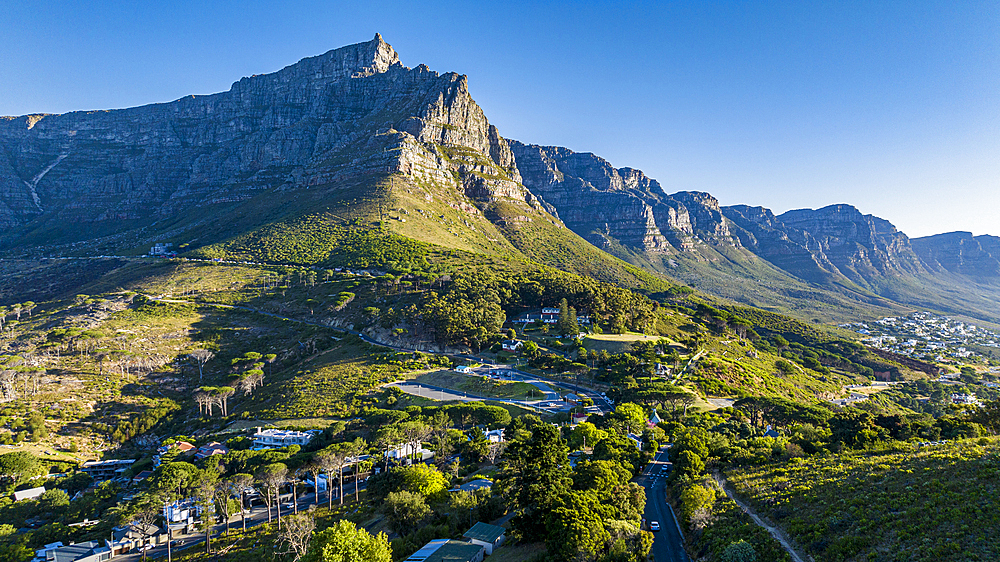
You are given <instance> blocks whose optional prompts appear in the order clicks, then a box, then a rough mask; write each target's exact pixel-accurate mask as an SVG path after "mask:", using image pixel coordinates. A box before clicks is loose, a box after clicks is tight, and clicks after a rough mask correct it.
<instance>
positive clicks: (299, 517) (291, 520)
mask: <svg viewBox="0 0 1000 562" xmlns="http://www.w3.org/2000/svg"><path fill="white" fill-rule="evenodd" d="M315 528H316V520H315V519H313V516H312V515H311V514H309V513H301V514H298V513H297V514H295V515H289V516H288V517H286V518H285V528H284V529H283V530H282V531H281V533H280V534H279V535H278V536H279V539H280V540H281V541H282V542H284V543H285V544H287V545H288V548H289V550H288V551H286V552H285V554H293V555H294V557H293V558H292V560H293V562H298V561H299V559H301V558H302V557H303V556H304V555H305V553H306V551H307V550H308V549H309V539H310V538H311V537H312V532H313V530H314V529H315Z"/></svg>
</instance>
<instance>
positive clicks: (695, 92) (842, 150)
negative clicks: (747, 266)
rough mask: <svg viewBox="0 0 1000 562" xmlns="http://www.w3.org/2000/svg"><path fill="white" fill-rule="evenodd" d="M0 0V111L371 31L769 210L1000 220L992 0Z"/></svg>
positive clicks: (209, 88) (726, 200)
mask: <svg viewBox="0 0 1000 562" xmlns="http://www.w3.org/2000/svg"><path fill="white" fill-rule="evenodd" d="M88 4H98V3H96V2H95V3H82V2H59V1H52V2H45V3H38V2H25V1H23V0H18V1H11V0H0V14H3V15H2V17H0V115H21V114H25V113H32V112H50V113H51V112H65V111H71V110H77V109H104V108H116V107H128V106H134V105H141V104H145V103H151V102H160V101H169V100H173V99H176V98H179V97H181V96H183V95H186V94H207V93H213V92H218V91H223V90H227V89H228V88H229V87H230V85H231V84H232V83H233V82H234V81H236V80H238V79H239V78H240V77H242V76H247V75H250V74H257V73H263V72H270V71H274V70H277V69H279V68H281V67H283V66H286V65H288V64H291V63H294V62H295V61H297V60H298V59H300V58H303V57H306V56H311V55H316V54H319V53H322V52H325V51H328V50H330V49H333V48H336V47H340V46H343V45H348V44H351V43H356V42H360V41H367V40H370V39H371V38H372V36H373V35H374V34H375V32H379V33H381V34H382V35H383V37H384V38H385V40H386V41H387V42H389V43H390V44H392V45H393V47H395V48H396V50H397V51H398V52H399V55H400V58H401V60H402V62H403V64H405V65H407V66H410V67H413V66H416V65H418V64H420V63H425V64H427V65H428V66H430V67H431V68H432V69H434V70H437V71H440V72H447V71H456V72H460V73H463V74H467V75H468V76H469V84H470V88H471V90H472V94H473V96H474V97H475V99H476V100H477V101H478V102H479V104H480V105H482V107H483V108H484V109H485V111H486V114H487V116H488V117H489V118H490V120H491V122H493V123H494V124H495V125H497V126H498V127H499V128H500V131H501V133H502V134H503V135H505V136H508V137H512V138H516V139H519V140H522V141H525V142H531V143H539V144H556V145H562V146H566V147H569V148H571V149H573V150H577V151H582V152H594V153H596V154H598V155H601V156H603V157H605V158H607V159H608V160H610V161H611V162H612V163H613V164H614V165H616V166H618V167H623V166H631V167H634V168H639V169H642V170H644V171H645V172H646V173H647V174H649V175H650V176H652V177H654V178H656V179H657V180H659V181H660V183H661V184H663V186H664V188H665V189H666V191H667V192H668V193H669V192H673V191H680V190H700V191H708V192H710V193H712V194H713V195H715V196H716V197H717V198H718V199H719V200H720V201H721V202H722V204H724V205H730V204H737V203H746V204H751V205H763V206H766V207H769V208H771V209H772V210H774V211H775V212H776V213H780V212H782V211H785V210H788V209H794V208H802V207H813V208H816V207H821V206H824V205H828V204H831V203H841V202H844V203H851V204H853V205H855V206H857V207H858V208H860V209H861V210H862V211H863V212H865V213H873V214H876V215H878V216H881V217H884V218H886V219H888V220H890V221H892V222H893V223H894V224H896V225H897V226H898V227H899V228H900V229H901V230H903V231H904V232H906V233H907V234H909V235H911V236H922V235H928V234H934V233H938V232H946V231H952V230H970V231H973V232H974V233H976V234H994V235H1000V212H997V210H996V207H997V205H998V204H1000V119H998V117H1000V72H998V70H1000V4H997V3H996V2H955V1H953V0H952V1H941V2H921V1H904V2H882V1H880V2H871V1H864V2H846V1H843V2H842V1H837V2H732V3H729V2H675V3H670V2H649V3H641V2H532V3H527V2H523V3H522V2H468V1H455V2H422V3H406V2H331V1H328V0H327V1H316V2H294V1H288V2H281V3H280V5H279V3H273V2H255V1H247V0H244V1H240V2H204V1H199V2H192V1H181V0H171V1H170V2H134V1H132V2H101V3H99V4H100V5H99V6H93V5H88Z"/></svg>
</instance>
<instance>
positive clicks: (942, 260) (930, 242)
mask: <svg viewBox="0 0 1000 562" xmlns="http://www.w3.org/2000/svg"><path fill="white" fill-rule="evenodd" d="M998 241H1000V239H998V238H996V237H995V236H973V235H972V233H971V232H946V233H944V234H936V235H934V236H925V237H922V238H914V239H912V240H911V243H912V244H913V251H915V252H916V253H917V255H918V256H920V258H921V259H923V260H924V262H925V263H926V264H927V265H928V266H929V267H930V268H931V269H935V270H941V269H943V270H945V271H949V272H951V273H959V274H963V275H972V276H976V277H996V276H998V275H1000V255H998V253H996V252H997V250H998V249H1000V244H997V242H998Z"/></svg>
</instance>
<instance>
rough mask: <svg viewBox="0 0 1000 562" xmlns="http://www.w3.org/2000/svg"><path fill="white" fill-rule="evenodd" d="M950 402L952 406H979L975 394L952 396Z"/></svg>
mask: <svg viewBox="0 0 1000 562" xmlns="http://www.w3.org/2000/svg"><path fill="white" fill-rule="evenodd" d="M951 401H952V403H954V404H961V405H966V406H978V405H979V398H976V395H975V394H952V395H951Z"/></svg>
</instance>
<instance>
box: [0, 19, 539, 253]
mask: <svg viewBox="0 0 1000 562" xmlns="http://www.w3.org/2000/svg"><path fill="white" fill-rule="evenodd" d="M392 173H403V174H404V175H406V174H409V175H415V174H423V175H424V177H433V178H435V181H437V180H440V182H444V185H454V186H455V187H456V188H458V189H459V190H462V191H464V194H465V195H468V196H470V197H473V198H478V199H494V198H497V197H513V198H517V199H521V200H524V199H525V195H526V194H525V190H524V188H523V187H522V186H521V185H520V179H521V178H520V176H519V175H518V172H517V167H516V166H515V164H514V157H513V154H512V153H511V151H510V148H509V147H508V146H507V143H506V141H505V140H504V139H503V138H502V137H501V136H500V135H499V133H498V132H497V131H496V129H495V127H493V126H492V125H490V124H489V122H488V121H487V119H486V116H485V115H484V114H483V111H482V109H481V108H480V107H479V106H478V105H477V104H476V103H475V101H474V100H473V99H472V97H471V95H470V94H469V90H468V81H467V79H466V77H465V76H462V75H459V74H455V73H446V74H438V73H436V72H433V71H431V70H430V69H428V68H427V67H426V66H423V65H421V66H418V67H417V68H414V69H410V68H407V67H405V66H403V65H402V64H401V63H400V62H399V57H398V55H397V53H396V52H395V50H394V49H393V48H392V46H391V45H389V44H388V43H386V42H385V41H384V40H383V39H382V37H381V36H379V35H376V36H375V38H374V39H372V40H371V41H368V42H365V43H359V44H356V45H349V46H346V47H342V48H339V49H335V50H332V51H329V52H327V53H324V54H322V55H318V56H315V57H309V58H305V59H302V60H301V61H299V62H297V63H295V64H292V65H289V66H287V67H285V68H283V69H281V70H279V71H277V72H273V73H270V74H262V75H255V76H250V77H246V78H243V79H241V80H239V81H237V82H236V83H234V84H233V86H232V88H231V89H230V90H229V91H227V92H222V93H218V94H213V95H207V96H186V97H184V98H181V99H179V100H176V101H173V102H169V103H160V104H152V105H147V106H142V107H135V108H128V109H121V110H114V111H77V112H72V113H67V114H62V115H47V116H42V115H37V116H35V115H32V116H24V117H19V118H6V119H0V226H3V227H14V226H19V225H24V224H27V223H28V222H31V221H33V220H36V219H46V218H55V219H56V220H58V221H64V222H70V223H74V222H101V223H106V224H107V228H108V229H114V228H116V226H115V225H117V224H120V223H121V221H123V220H131V221H147V220H157V219H158V218H162V217H165V216H169V215H173V214H176V213H178V212H180V211H182V210H184V209H187V208H191V207H200V206H204V205H207V204H213V203H220V202H225V203H234V202H239V201H242V200H245V199H249V198H251V197H254V196H255V195H256V194H258V193H260V192H261V190H269V189H280V190H291V189H316V188H320V187H335V186H337V185H339V184H340V183H342V182H343V181H344V179H345V178H358V177H374V176H375V175H383V176H384V175H388V174H392ZM456 176H457V178H458V181H457V182H456ZM456 183H457V185H455V184H456ZM0 245H3V241H2V240H0Z"/></svg>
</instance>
